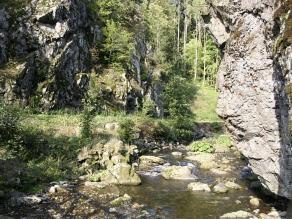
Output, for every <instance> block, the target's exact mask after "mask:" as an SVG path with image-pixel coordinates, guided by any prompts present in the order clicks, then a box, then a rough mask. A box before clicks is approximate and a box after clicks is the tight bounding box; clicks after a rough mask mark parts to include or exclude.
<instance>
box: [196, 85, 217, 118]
mask: <svg viewBox="0 0 292 219" xmlns="http://www.w3.org/2000/svg"><path fill="white" fill-rule="evenodd" d="M217 98H218V93H217V92H216V90H215V89H214V88H212V87H204V86H200V87H198V93H197V97H196V100H195V101H194V103H193V106H192V111H193V113H194V114H195V118H196V121H197V122H220V121H221V120H220V118H219V117H218V115H217V113H216V105H217Z"/></svg>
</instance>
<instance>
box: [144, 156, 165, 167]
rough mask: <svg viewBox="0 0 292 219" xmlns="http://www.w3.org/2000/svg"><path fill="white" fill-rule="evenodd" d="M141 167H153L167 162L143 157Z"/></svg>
mask: <svg viewBox="0 0 292 219" xmlns="http://www.w3.org/2000/svg"><path fill="white" fill-rule="evenodd" d="M139 160H140V165H142V166H153V165H162V164H164V163H165V160H164V159H163V158H160V157H155V156H146V155H143V156H141V157H140V158H139Z"/></svg>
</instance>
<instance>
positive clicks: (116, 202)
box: [110, 194, 131, 206]
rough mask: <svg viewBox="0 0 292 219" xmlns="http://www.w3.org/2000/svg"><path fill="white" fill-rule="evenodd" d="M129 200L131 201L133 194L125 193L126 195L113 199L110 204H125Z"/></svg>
mask: <svg viewBox="0 0 292 219" xmlns="http://www.w3.org/2000/svg"><path fill="white" fill-rule="evenodd" d="M128 201H131V196H129V195H128V194H125V195H124V196H122V197H119V198H116V199H115V200H113V201H111V202H110V204H111V205H113V206H119V205H121V204H123V203H124V202H128Z"/></svg>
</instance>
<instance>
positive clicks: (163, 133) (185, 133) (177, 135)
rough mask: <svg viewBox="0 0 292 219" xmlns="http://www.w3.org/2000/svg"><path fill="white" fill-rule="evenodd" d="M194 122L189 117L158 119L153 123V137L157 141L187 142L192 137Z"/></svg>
mask: <svg viewBox="0 0 292 219" xmlns="http://www.w3.org/2000/svg"><path fill="white" fill-rule="evenodd" d="M193 127H194V123H193V121H192V120H191V119H190V120H188V119H183V118H181V119H180V120H178V119H177V120H170V121H167V120H166V121H160V122H158V123H157V125H155V129H154V132H153V135H154V138H155V139H156V140H159V141H174V142H184V143H189V142H191V141H192V140H193V138H194V128H193Z"/></svg>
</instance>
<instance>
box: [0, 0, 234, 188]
mask: <svg viewBox="0 0 292 219" xmlns="http://www.w3.org/2000/svg"><path fill="white" fill-rule="evenodd" d="M193 3H194V1H189V0H186V1H174V2H170V1H168V0H156V1H131V0H126V1H120V0H110V1H109V0H92V1H91V3H90V8H91V13H92V17H93V20H94V22H96V23H97V24H98V25H100V26H101V27H102V28H101V35H102V37H101V38H102V40H101V41H98V42H93V45H92V46H93V47H94V48H93V49H94V51H98V53H99V58H98V64H96V62H97V60H94V56H93V58H92V59H93V60H91V65H92V69H93V73H92V74H91V76H90V79H91V80H90V82H89V87H88V92H87V94H86V96H85V98H84V102H83V109H78V110H77V109H63V110H59V111H48V112H42V111H41V109H35V108H32V107H31V108H29V107H28V108H26V109H20V107H19V106H13V105H12V106H10V105H6V104H4V103H1V105H0V142H1V143H0V147H1V153H0V155H1V162H2V161H3V165H1V166H2V167H3V168H4V169H9V167H11V166H13V167H14V168H12V169H13V170H15V171H13V173H8V172H6V171H3V170H2V171H1V177H0V189H1V190H4V191H6V190H9V189H11V187H12V189H20V190H23V191H36V190H40V189H42V185H46V184H47V183H48V182H51V181H57V180H61V179H74V178H76V177H77V176H78V175H80V174H82V173H81V170H80V169H79V166H78V165H79V164H78V162H77V156H78V153H79V151H80V150H81V148H83V147H85V146H87V145H92V144H94V143H95V142H102V141H106V140H107V139H108V138H109V134H108V133H107V132H105V131H104V128H105V125H106V124H109V123H116V124H118V127H119V128H118V130H117V132H116V133H111V134H113V135H117V136H118V137H119V138H120V139H121V140H122V141H123V142H124V143H127V144H131V143H133V141H134V140H135V139H137V134H138V135H139V137H140V138H144V139H148V140H150V141H155V142H168V143H177V142H179V143H183V144H186V145H188V144H190V146H189V147H190V148H191V149H192V150H194V151H203V152H208V153H212V152H213V150H214V149H213V145H214V144H221V145H222V146H229V144H230V143H229V139H228V137H227V136H226V135H225V134H224V133H222V132H223V131H222V129H223V128H222V124H221V121H220V119H219V118H218V117H217V115H216V113H215V105H216V98H217V94H216V91H215V84H216V71H217V68H218V66H219V62H220V53H219V50H218V49H217V47H216V46H215V44H214V43H213V41H212V40H211V38H210V36H209V35H208V34H207V32H206V30H205V28H204V26H203V21H202V18H201V15H202V14H203V13H204V10H205V8H204V1H203V0H201V1H200V2H199V3H198V4H197V5H194V4H193ZM139 37H142V38H143V40H144V41H146V43H147V44H148V46H149V47H150V48H151V51H150V55H149V57H148V58H147V60H145V64H144V65H143V66H142V70H145V69H147V65H150V64H149V63H151V65H153V66H154V67H155V69H156V72H159V74H158V75H155V74H154V75H153V78H154V79H155V80H157V81H160V82H161V84H162V92H161V95H160V99H161V102H162V106H161V108H163V112H164V113H163V115H162V116H157V115H155V114H154V113H152V111H153V108H155V107H157V106H156V105H153V102H151V101H148V102H147V101H144V104H143V106H142V107H140V108H138V110H136V111H135V112H131V113H129V112H126V111H125V110H120V108H118V107H117V108H115V107H112V103H111V102H110V101H109V100H108V99H107V96H105V91H104V90H103V89H102V83H97V82H98V80H99V76H100V75H102V74H104V72H103V70H105V69H106V70H107V71H110V70H113V72H115V74H117V75H118V74H120V73H121V72H125V71H127V70H128V69H129V68H130V67H131V66H130V65H129V63H130V62H131V59H132V56H133V51H134V44H135V41H136V40H137V38H139ZM95 58H96V57H95ZM148 67H149V66H148ZM145 71H146V70H145ZM129 72H130V73H129ZM127 74H128V75H127V76H128V77H133V75H131V74H133V72H131V71H127ZM129 74H130V75H129ZM147 80H149V79H148V78H147V74H146V73H145V72H143V71H142V72H141V75H140V76H139V78H138V82H139V83H140V84H143V83H144V82H145V81H147ZM111 86H114V84H112V85H111ZM109 102H110V103H109ZM202 127H203V129H204V128H206V127H207V128H206V129H208V130H209V131H211V132H212V131H214V132H216V133H215V134H214V135H212V136H209V137H207V139H203V140H201V141H195V140H197V138H201V137H202V136H199V137H198V136H197V132H198V130H199V129H202ZM227 142H228V143H227ZM9 174H10V175H9ZM12 181H13V183H7V182H12ZM19 182H21V183H19Z"/></svg>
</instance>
